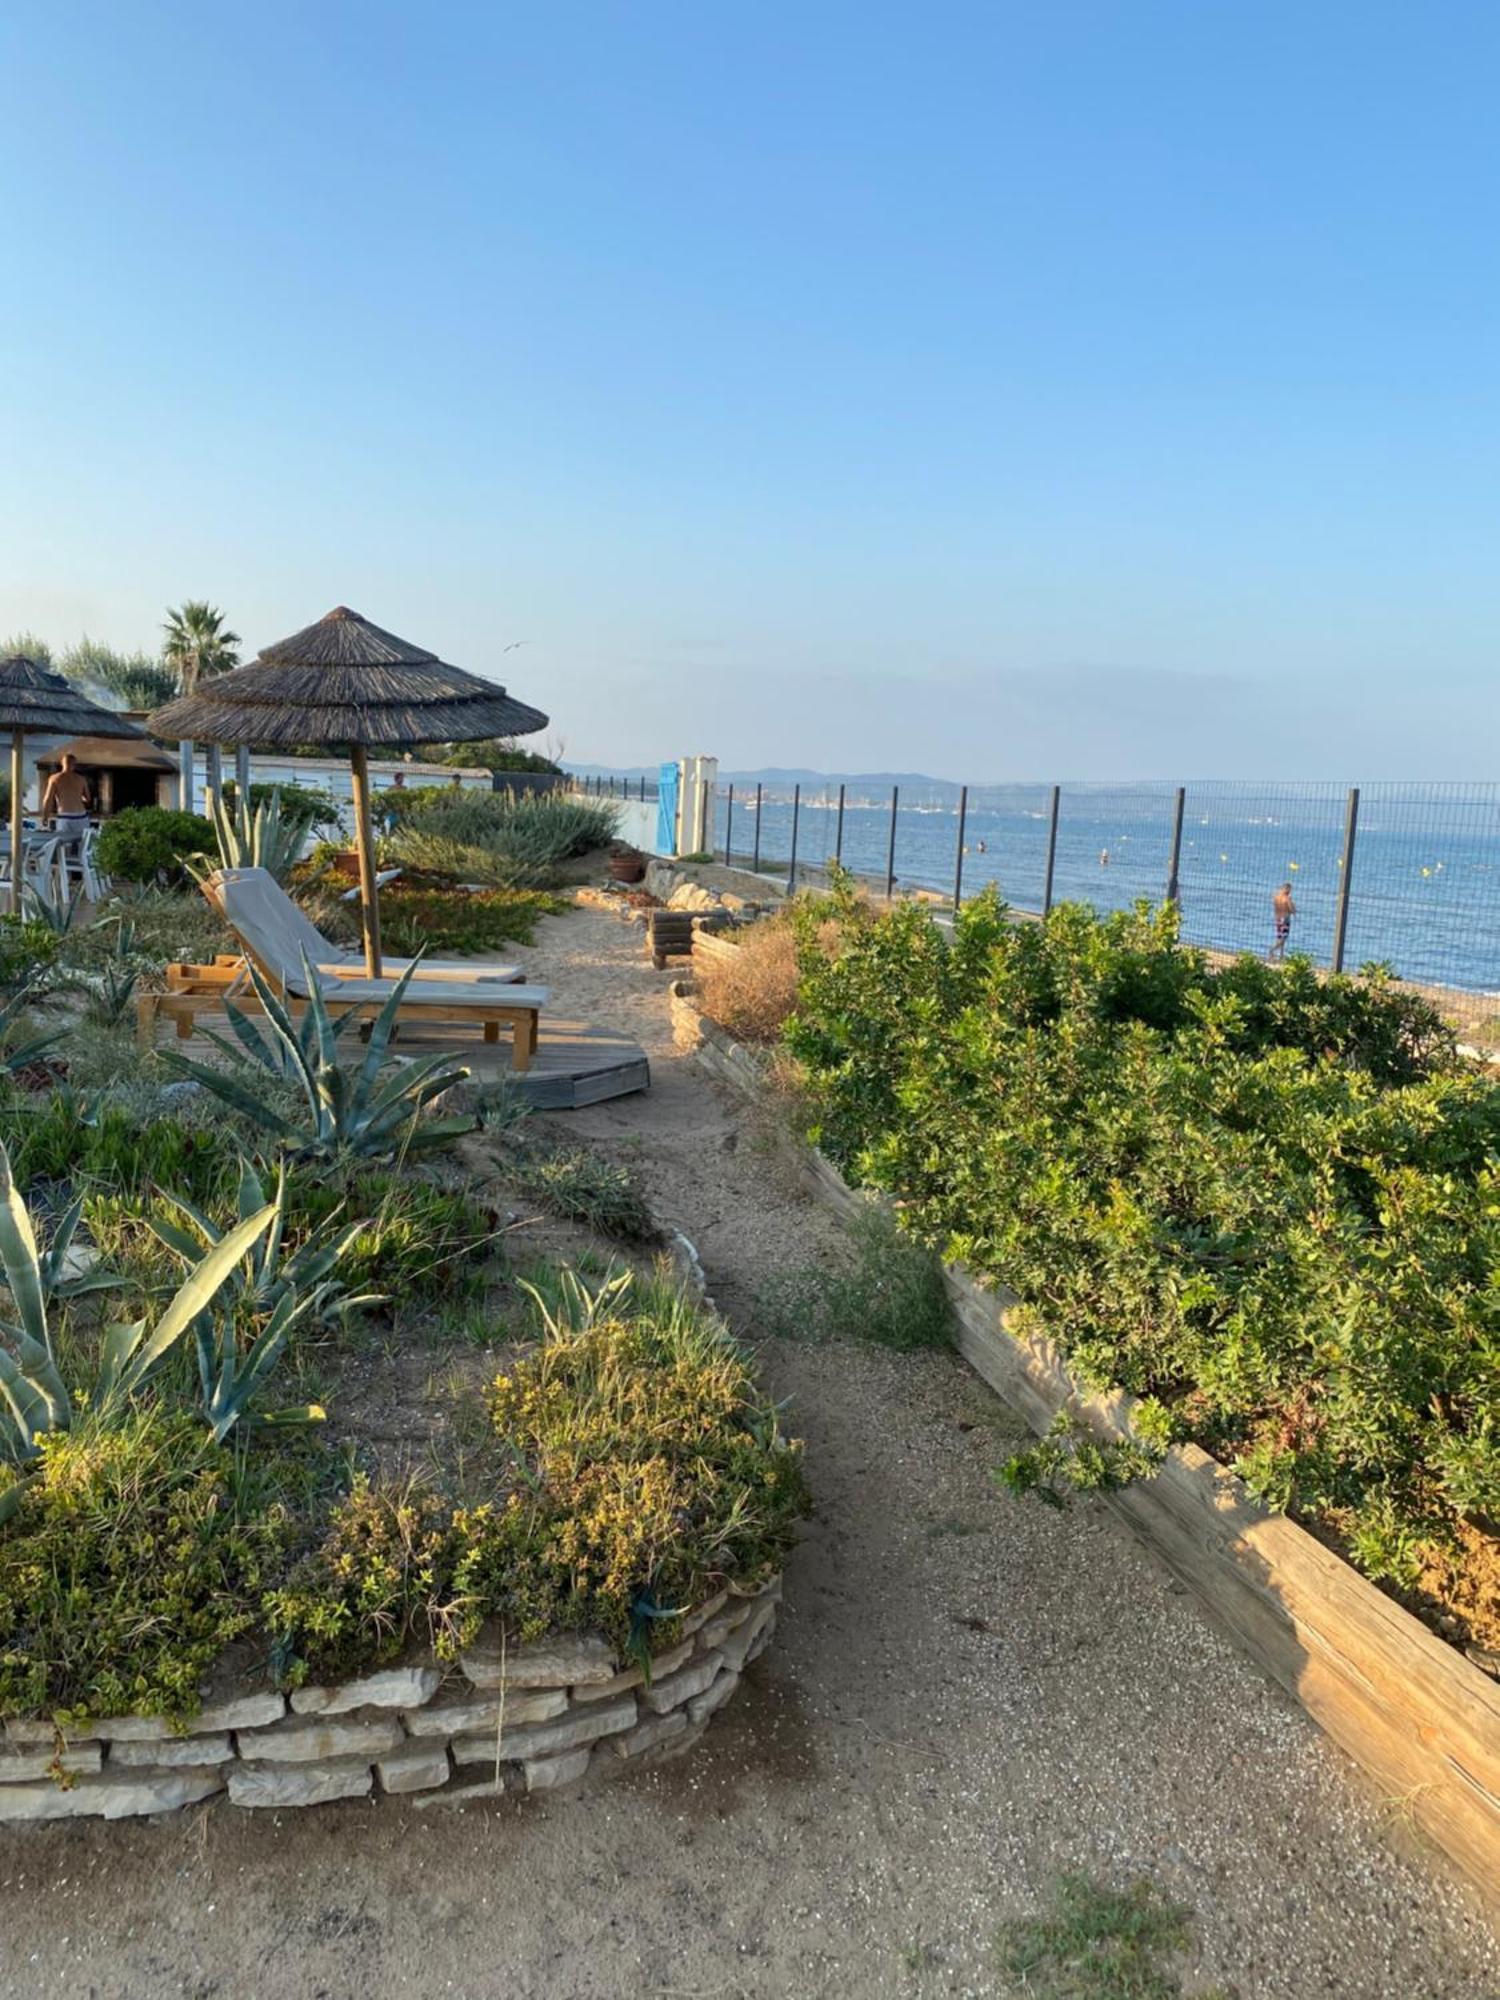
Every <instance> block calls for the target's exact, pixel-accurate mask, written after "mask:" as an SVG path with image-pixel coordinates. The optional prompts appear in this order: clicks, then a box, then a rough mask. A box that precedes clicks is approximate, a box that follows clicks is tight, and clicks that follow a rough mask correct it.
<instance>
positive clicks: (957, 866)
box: [953, 785, 969, 917]
mask: <svg viewBox="0 0 1500 2000" xmlns="http://www.w3.org/2000/svg"><path fill="white" fill-rule="evenodd" d="M968 817H969V788H968V786H967V785H960V786H959V788H958V851H957V853H956V854H955V855H954V857H953V914H954V916H955V917H956V916H957V915H958V911H959V905H960V904H961V903H962V902H963V899H964V827H965V824H966V823H967V821H968Z"/></svg>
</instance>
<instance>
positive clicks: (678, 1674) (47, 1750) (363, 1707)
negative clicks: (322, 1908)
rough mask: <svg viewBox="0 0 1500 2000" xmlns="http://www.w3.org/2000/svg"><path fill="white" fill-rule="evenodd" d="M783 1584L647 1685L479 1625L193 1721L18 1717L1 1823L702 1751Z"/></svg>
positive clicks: (419, 1802) (459, 1788)
mask: <svg viewBox="0 0 1500 2000" xmlns="http://www.w3.org/2000/svg"><path fill="white" fill-rule="evenodd" d="M780 1599H781V1580H780V1578H779V1577H778V1578H775V1579H773V1581H772V1582H770V1583H769V1584H767V1585H765V1586H764V1587H763V1588H762V1589H761V1590H759V1591H758V1592H756V1593H755V1594H754V1595H748V1596H747V1595H738V1594H732V1593H730V1592H720V1593H719V1595H718V1596H717V1597H715V1598H713V1599H711V1600H710V1602H709V1603H707V1604H703V1605H700V1606H698V1608H697V1609H696V1610H695V1611H694V1612H692V1613H691V1614H690V1615H689V1616H688V1617H687V1618H685V1619H684V1620H683V1636H682V1638H681V1640H680V1642H679V1644H678V1645H676V1646H674V1647H673V1648H672V1650H671V1651H670V1652H668V1653H664V1654H661V1655H659V1656H658V1657H657V1658H656V1659H654V1660H653V1661H652V1664H651V1677H650V1680H649V1681H648V1680H647V1678H646V1676H645V1674H644V1673H643V1672H642V1670H641V1669H640V1668H639V1667H636V1666H632V1665H630V1664H629V1663H627V1662H624V1661H622V1660H620V1659H619V1658H618V1657H617V1656H616V1655H615V1653H614V1652H613V1651H612V1650H611V1649H610V1647H609V1646H608V1645H607V1644H606V1643H605V1641H604V1640H603V1639H600V1638H597V1637H592V1636H582V1637H580V1636H576V1635H571V1634H569V1635H559V1636H557V1637H555V1638H551V1639H545V1640H542V1641H540V1642H538V1643H537V1644H535V1645H530V1646H521V1647H511V1646H507V1644H506V1643H505V1640H504V1637H503V1635H502V1634H500V1633H498V1632H495V1633H486V1634H483V1635H481V1638H480V1639H479V1641H478V1642H477V1643H476V1644H475V1645H474V1646H473V1647H471V1648H470V1649H469V1650H468V1651H467V1652H466V1653H464V1654H463V1655H462V1656H461V1658H460V1659H459V1661H458V1664H457V1670H456V1671H455V1672H451V1673H448V1674H445V1673H444V1671H443V1670H442V1669H441V1668H439V1667H438V1666H436V1665H433V1664H430V1663H427V1664H421V1665H416V1666H407V1667H392V1668H389V1669H387V1670H386V1671H384V1672H381V1673H373V1674H365V1675H362V1676H361V1677H360V1678H358V1679H356V1680H352V1681H346V1682H344V1683H343V1684H342V1685H341V1686H338V1687H303V1688H297V1689H296V1690H295V1691H294V1692H293V1693H292V1695H291V1697H290V1699H288V1698H287V1697H286V1696H285V1695H281V1694H274V1693H265V1694H252V1695H246V1696H243V1697H242V1698H240V1699H238V1700H234V1701H224V1702H216V1703H208V1704H205V1706H204V1707H203V1708H202V1709H201V1710H200V1711H199V1713H198V1714H197V1715H196V1716H194V1717H193V1718H192V1720H191V1721H190V1722H189V1723H188V1724H187V1727H186V1730H185V1732H183V1733H178V1732H176V1731H174V1730H173V1728H172V1726H171V1724H170V1723H168V1722H166V1721H164V1720H163V1719H162V1718H161V1717H158V1716H129V1715H127V1716H115V1717H111V1718H108V1719H106V1720H103V1721H98V1722H90V1723H85V1724H82V1725H81V1726H80V1727H79V1729H78V1730H77V1732H76V1733H73V1732H67V1731H64V1732H59V1731H58V1730H57V1729H56V1728H55V1727H54V1725H53V1724H52V1723H51V1722H49V1721H30V1720H25V1719H21V1718H10V1719H8V1720H7V1721H6V1722H5V1724H4V1741H3V1744H0V1821H6V1820H11V1821H16V1820H44V1819H72V1818H77V1817H80V1816H84V1815H88V1814H95V1815H102V1817H104V1818H105V1819H123V1818H127V1817H129V1816H131V1815H133V1814H138V1813H154V1812H163V1811H168V1810H171V1809H172V1808H174V1807H177V1806H185V1805H192V1804H195V1803H196V1802H197V1801H199V1800H201V1799H208V1798H213V1797H214V1796H215V1795H216V1794H219V1793H225V1794H227V1796H228V1798H229V1801H230V1803H231V1804H233V1805H239V1806H276V1807H281V1808H285V1807H290V1806H310V1805H322V1804H324V1803H326V1802H327V1801H329V1800H332V1799H357V1798H365V1797H369V1796H371V1795H379V1794H382V1793H392V1794H398V1795H402V1796H405V1797H407V1799H408V1801H409V1803H411V1804H412V1805H415V1806H421V1807H426V1806H435V1805H444V1804H449V1803H453V1802H457V1801H463V1800H467V1799H479V1798H497V1797H501V1796H504V1795H506V1794H519V1793H522V1792H540V1791H551V1790H555V1789H556V1788H557V1787H558V1786H562V1785H574V1784H577V1783H579V1782H581V1781H583V1780H587V1781H589V1782H591V1783H592V1782H594V1781H595V1780H599V1779H604V1778H609V1777H613V1776H615V1775H617V1774H619V1773H622V1772H625V1771H628V1770H630V1769H631V1768H633V1766H634V1765H637V1764H640V1763H645V1762H655V1761H657V1760H658V1759H660V1758H664V1757H672V1756H679V1755H681V1754H682V1752H684V1751H686V1750H689V1749H691V1747H692V1746H693V1744H694V1743H696V1742H697V1741H698V1738H699V1737H700V1736H701V1735H702V1733H703V1731H704V1730H705V1729H706V1728H707V1726H708V1720H709V1717H710V1716H711V1715H713V1714H714V1712H715V1710H717V1709H719V1708H720V1707H722V1706H723V1704H724V1703H725V1702H726V1701H727V1700H728V1699H729V1697H730V1696H731V1695H732V1694H733V1693H734V1690H735V1688H736V1687H737V1686H738V1684H739V1679H740V1675H741V1673H742V1672H743V1671H744V1669H745V1667H746V1666H747V1665H748V1664H749V1663H750V1661H752V1660H753V1659H755V1658H756V1657H757V1656H758V1654H759V1653H760V1652H761V1651H762V1649H763V1648H764V1647H765V1646H766V1645H767V1644H768V1642H769V1640H770V1637H771V1633H772V1631H773V1629H774V1627H775V1622H776V1607H777V1605H778V1603H779V1602H780Z"/></svg>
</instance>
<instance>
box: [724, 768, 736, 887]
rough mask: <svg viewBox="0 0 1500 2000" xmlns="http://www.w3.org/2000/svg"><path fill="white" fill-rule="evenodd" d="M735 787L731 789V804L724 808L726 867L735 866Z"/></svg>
mask: <svg viewBox="0 0 1500 2000" xmlns="http://www.w3.org/2000/svg"><path fill="white" fill-rule="evenodd" d="M733 856H734V786H733V785H731V786H730V787H729V802H728V804H727V805H726V806H725V808H724V866H725V867H726V868H732V867H733V866H734V859H733Z"/></svg>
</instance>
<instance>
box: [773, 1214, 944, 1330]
mask: <svg viewBox="0 0 1500 2000" xmlns="http://www.w3.org/2000/svg"><path fill="white" fill-rule="evenodd" d="M853 1233H854V1255H853V1257H852V1258H851V1260H850V1262H849V1264H848V1265H847V1266H846V1267H844V1268H839V1267H837V1266H829V1265H827V1264H810V1265H804V1266H803V1267H801V1268H800V1269H794V1270H788V1271H780V1272H778V1273H776V1274H775V1276H773V1277H772V1278H771V1279H770V1280H769V1281H768V1282H767V1284H766V1285H765V1287H764V1288H763V1290H762V1292H761V1296H760V1300H759V1305H760V1313H761V1317H762V1319H763V1321H764V1323H765V1326H766V1329H767V1331H768V1332H770V1333H774V1334H776V1335H778V1336H779V1337H780V1338H782V1339H784V1340H812V1341H823V1340H864V1341H869V1342H870V1343H871V1344H872V1345H873V1346H876V1347H891V1348H895V1349H897V1350H898V1351H901V1352H910V1351H912V1350H913V1349H916V1348H922V1347H951V1346H952V1344H953V1315H952V1313H951V1312H950V1310H949V1307H948V1295H947V1293H946V1291H945V1290H944V1289H943V1274H942V1271H941V1269H940V1267H939V1265H938V1261H937V1259H936V1258H935V1257H934V1256H933V1254H932V1252H931V1251H930V1250H928V1249H926V1248H925V1247H924V1246H923V1245H922V1244H920V1243H917V1242H915V1241H914V1240H913V1239H912V1238H911V1237H910V1236H908V1235H905V1234H903V1232H902V1230H901V1228H900V1226H899V1224H898V1223H897V1222H896V1220H895V1218H894V1217H893V1216H890V1215H888V1214H886V1212H885V1211H884V1210H883V1209H881V1208H877V1207H874V1206H872V1207H871V1208H869V1209H868V1210H867V1211H866V1212H865V1213H864V1214H863V1215H861V1216H860V1217H858V1218H857V1220H856V1222H855V1224H854V1232H853Z"/></svg>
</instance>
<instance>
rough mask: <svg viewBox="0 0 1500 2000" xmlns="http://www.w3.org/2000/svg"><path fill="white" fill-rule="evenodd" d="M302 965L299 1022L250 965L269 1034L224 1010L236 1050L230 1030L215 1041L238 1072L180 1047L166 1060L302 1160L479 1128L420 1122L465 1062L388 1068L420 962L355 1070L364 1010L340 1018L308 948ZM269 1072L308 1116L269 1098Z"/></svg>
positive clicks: (395, 993) (463, 1122)
mask: <svg viewBox="0 0 1500 2000" xmlns="http://www.w3.org/2000/svg"><path fill="white" fill-rule="evenodd" d="M302 967H303V972H304V974H305V976H306V983H307V991H308V993H309V994H310V995H311V998H310V999H309V1001H308V1003H307V1006H306V1008H305V1009H304V1010H303V1013H302V1016H301V1019H300V1020H294V1019H293V1018H292V1015H291V1012H290V1010H289V1009H288V1007H287V1005H286V1003H285V1001H284V1000H283V999H282V997H281V995H280V994H279V993H277V991H276V990H275V988H274V987H273V986H272V985H271V984H270V982H269V981H268V980H267V979H266V978H265V977H264V976H263V975H262V973H261V972H260V970H259V968H258V967H257V966H256V965H255V963H254V962H253V960H252V961H251V963H250V968H249V969H250V979H251V983H252V985H253V986H254V988H255V995H256V998H257V999H258V1000H259V1002H260V1004H261V1007H262V1009H263V1010H264V1015H265V1021H266V1030H265V1031H264V1032H263V1031H262V1030H261V1029H260V1028H258V1027H257V1026H256V1025H255V1023H254V1022H253V1021H252V1020H251V1019H250V1018H249V1016H248V1015H247V1014H245V1013H244V1011H243V1010H242V1009H241V1008H239V1007H236V1006H235V1005H234V1003H233V1002H232V1001H228V1002H226V1003H225V1007H224V1012H225V1015H226V1016H227V1018H228V1020H229V1025H230V1027H231V1028H232V1029H233V1031H234V1035H235V1038H236V1040H237V1041H238V1043H239V1047H238V1048H236V1047H235V1046H234V1044H233V1043H231V1042H230V1041H229V1039H228V1038H227V1037H226V1036H224V1035H211V1036H210V1037H209V1039H210V1040H211V1041H212V1042H213V1043H214V1044H215V1046H216V1047H217V1048H218V1049H219V1050H220V1051H221V1052H222V1053H223V1054H224V1055H226V1056H228V1057H230V1058H231V1060H232V1061H233V1062H234V1064H235V1069H233V1070H229V1071H225V1070H219V1069H213V1068H211V1067H210V1066H209V1065H208V1064H207V1063H200V1062H195V1061H193V1059H192V1058H191V1057H190V1056H184V1055H181V1054H179V1053H178V1051H177V1050H175V1049H168V1050H164V1051H163V1060H164V1061H165V1062H167V1063H168V1064H169V1065H170V1067H172V1068H173V1069H176V1070H180V1071H181V1072H182V1074H183V1075H184V1076H190V1077H193V1078H194V1079H195V1080H196V1081H197V1082H198V1083H201V1084H202V1085H203V1087H204V1089H205V1090H208V1091H210V1092H212V1094H213V1095H214V1096H215V1097H217V1098H218V1099H219V1100H220V1102H221V1103H224V1104H228V1105H230V1106H232V1107H233V1109H234V1110H236V1111H239V1112H241V1113H243V1115H244V1116H245V1117H246V1118H248V1119H249V1120H250V1121H251V1123H252V1124H254V1125H258V1126H259V1127H260V1128H261V1130H262V1131H264V1132H269V1133H271V1134H272V1135H273V1136H274V1137H275V1139H276V1140H277V1142H278V1143H279V1144H280V1145H281V1146H282V1147H283V1148H284V1149H285V1150H286V1152H287V1153H289V1154H290V1155H292V1156H293V1157H295V1158H297V1159H302V1160H341V1159H382V1158H387V1157H389V1156H390V1155H391V1154H392V1153H394V1152H395V1151H396V1150H397V1148H398V1147H400V1148H401V1149H403V1150H409V1151H417V1150H418V1149H420V1148H424V1147H428V1146H441V1145H446V1144H447V1142H448V1141H449V1140H451V1139H456V1138H459V1137H460V1136H461V1135H462V1134H463V1133H465V1132H472V1131H473V1130H474V1124H475V1121H474V1120H473V1119H472V1118H426V1119H423V1118H421V1117H420V1115H419V1114H420V1113H421V1110H422V1107H423V1106H424V1105H426V1104H429V1103H430V1102H431V1101H432V1099H433V1098H434V1097H439V1096H441V1095H442V1093H443V1092H444V1091H445V1090H449V1089H451V1088H452V1086H453V1085H454V1084H456V1083H462V1082H463V1081H464V1080H465V1078H466V1077H467V1076H468V1074H469V1072H468V1070H467V1068H466V1067H465V1066H464V1065H463V1064H462V1063H454V1062H451V1061H450V1060H449V1058H448V1057H447V1056H445V1055H431V1056H424V1057H422V1058H421V1059H420V1060H419V1061H417V1062H410V1063H403V1064H401V1065H400V1067H399V1068H396V1069H393V1070H389V1071H388V1070H387V1068H386V1059H387V1056H388V1054H389V1050H390V1041H391V1036H392V1034H393V1033H394V1031H395V1027H396V1016H397V1014H398V1012H399V1011H400V1007H401V1002H402V1001H403V999H404V998H405V997H406V989H407V987H408V986H409V985H410V984H411V978H412V973H413V972H415V971H416V969H417V968H416V967H415V966H412V967H410V968H409V969H408V970H407V971H406V972H405V973H403V975H402V976H401V978H400V979H398V980H397V982H396V984H395V985H394V986H393V987H392V988H391V992H390V995H389V997H388V998H387V1000H386V1002H385V1004H384V1006H382V1008H381V1010H380V1012H379V1014H378V1015H377V1016H376V1017H375V1020H374V1021H373V1023H372V1024H371V1027H370V1039H369V1044H368V1046H367V1047H366V1049H365V1052H364V1056H363V1058H362V1060H361V1061H360V1063H359V1065H358V1067H357V1068H356V1067H355V1066H354V1065H353V1064H347V1065H346V1064H343V1063H341V1062H340V1061H339V1055H340V1043H341V1040H342V1037H343V1036H344V1035H345V1034H346V1033H347V1032H348V1029H349V1026H350V1023H351V1022H353V1021H356V1020H358V1019H359V1018H360V1012H359V1010H358V1009H351V1010H350V1011H349V1012H348V1013H346V1014H341V1015H340V1016H339V1017H338V1019H337V1020H335V1019H334V1018H333V1016H332V1015H331V1014H330V1013H329V1011H328V1008H327V1005H326V1003H325V1001H324V999H323V995H322V992H321V990H320V988H319V984H318V978H317V975H316V974H315V972H314V971H313V968H312V966H311V965H310V964H309V963H308V960H307V957H306V955H305V954H304V955H303V960H302ZM246 1058H248V1064H249V1070H250V1074H249V1075H247V1074H246V1067H247V1065H246ZM256 1071H259V1073H260V1075H259V1078H257V1077H256V1076H255V1074H254V1072H256ZM267 1078H270V1079H273V1080H274V1081H275V1082H276V1083H278V1084H281V1085H285V1084H290V1085H291V1086H292V1088H293V1090H294V1091H295V1092H296V1093H297V1094H298V1095H299V1096H300V1097H301V1099H302V1106H303V1111H304V1114H305V1115H304V1116H303V1117H302V1118H301V1119H298V1118H295V1117H292V1116H289V1115H288V1114H287V1113H286V1112H284V1111H283V1110H281V1109H280V1108H279V1106H278V1105H277V1103H276V1102H275V1101H274V1096H275V1095H276V1094H279V1093H275V1094H273V1095H272V1096H271V1097H268V1095H267V1092H266V1089H265V1081H266V1079H267Z"/></svg>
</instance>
